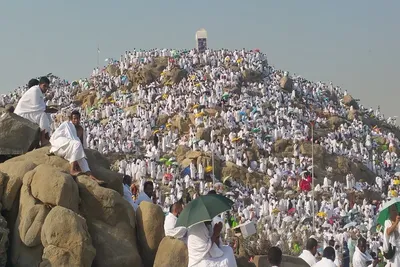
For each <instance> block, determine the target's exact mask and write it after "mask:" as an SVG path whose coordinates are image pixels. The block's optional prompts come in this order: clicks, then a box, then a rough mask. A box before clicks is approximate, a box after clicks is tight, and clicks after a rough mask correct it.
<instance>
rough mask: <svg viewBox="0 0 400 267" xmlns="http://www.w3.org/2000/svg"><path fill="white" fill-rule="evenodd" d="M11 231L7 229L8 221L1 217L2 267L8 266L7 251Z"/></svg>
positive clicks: (0, 262) (0, 266)
mask: <svg viewBox="0 0 400 267" xmlns="http://www.w3.org/2000/svg"><path fill="white" fill-rule="evenodd" d="M9 233H10V231H9V229H8V228H7V221H6V220H5V219H4V217H3V216H2V215H0V267H4V266H6V263H7V249H8V246H9V241H8V235H9Z"/></svg>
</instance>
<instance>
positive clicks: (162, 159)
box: [160, 158, 168, 162]
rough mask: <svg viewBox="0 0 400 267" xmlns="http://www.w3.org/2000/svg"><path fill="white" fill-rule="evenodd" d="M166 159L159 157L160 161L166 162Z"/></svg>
mask: <svg viewBox="0 0 400 267" xmlns="http://www.w3.org/2000/svg"><path fill="white" fill-rule="evenodd" d="M166 161H168V159H166V158H161V159H160V162H166Z"/></svg>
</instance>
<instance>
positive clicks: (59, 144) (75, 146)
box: [50, 121, 90, 172]
mask: <svg viewBox="0 0 400 267" xmlns="http://www.w3.org/2000/svg"><path fill="white" fill-rule="evenodd" d="M50 143H51V149H50V152H51V153H54V154H56V155H57V156H59V157H63V158H64V159H66V160H68V162H69V163H73V162H75V161H76V162H78V164H79V167H80V169H81V171H82V172H89V171H90V169H89V165H88V163H87V161H86V155H85V151H84V150H83V145H82V142H81V140H80V139H79V137H78V134H77V132H76V128H75V126H74V125H73V124H72V122H70V121H65V122H63V123H61V125H60V126H59V127H58V128H57V129H56V130H55V131H54V133H53V134H52V136H51V138H50Z"/></svg>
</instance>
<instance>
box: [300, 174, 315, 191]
mask: <svg viewBox="0 0 400 267" xmlns="http://www.w3.org/2000/svg"><path fill="white" fill-rule="evenodd" d="M311 182H312V178H311V176H310V175H308V176H307V178H302V179H301V181H300V183H299V186H300V190H301V191H305V192H308V191H311Z"/></svg>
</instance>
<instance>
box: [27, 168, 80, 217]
mask: <svg viewBox="0 0 400 267" xmlns="http://www.w3.org/2000/svg"><path fill="white" fill-rule="evenodd" d="M30 186H31V193H32V196H33V197H34V198H36V199H38V200H40V201H41V202H42V203H44V204H47V205H51V206H61V207H64V208H67V209H70V210H72V211H74V212H78V206H79V192H78V186H77V185H76V183H75V181H74V180H73V179H72V177H71V175H69V174H66V173H64V172H60V171H59V170H58V169H56V168H55V167H53V166H50V165H45V164H42V165H39V166H38V167H36V168H35V169H34V175H33V179H32V184H31V185H30Z"/></svg>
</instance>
